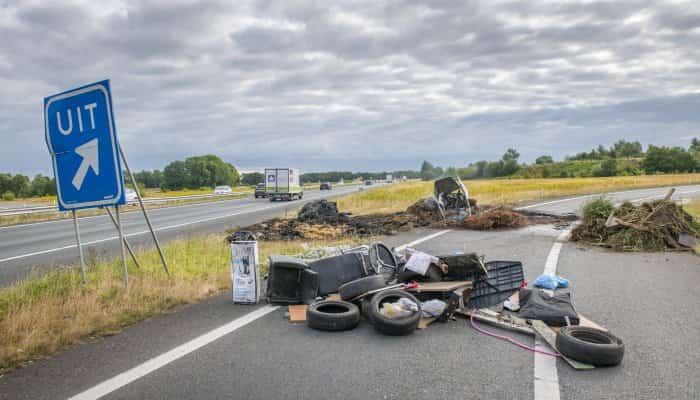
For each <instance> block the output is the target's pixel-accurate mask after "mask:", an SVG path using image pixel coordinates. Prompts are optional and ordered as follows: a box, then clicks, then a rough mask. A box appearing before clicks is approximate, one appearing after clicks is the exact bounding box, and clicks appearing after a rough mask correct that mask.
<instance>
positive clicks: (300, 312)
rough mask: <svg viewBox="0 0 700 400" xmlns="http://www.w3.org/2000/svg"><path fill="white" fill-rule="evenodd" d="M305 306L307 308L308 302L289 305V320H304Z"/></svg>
mask: <svg viewBox="0 0 700 400" xmlns="http://www.w3.org/2000/svg"><path fill="white" fill-rule="evenodd" d="M307 308H309V305H308V304H295V305H291V306H289V322H305V321H306V309H307Z"/></svg>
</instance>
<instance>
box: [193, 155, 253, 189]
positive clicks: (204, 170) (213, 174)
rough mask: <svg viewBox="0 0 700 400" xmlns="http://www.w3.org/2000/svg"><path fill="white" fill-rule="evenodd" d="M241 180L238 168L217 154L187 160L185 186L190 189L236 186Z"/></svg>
mask: <svg viewBox="0 0 700 400" xmlns="http://www.w3.org/2000/svg"><path fill="white" fill-rule="evenodd" d="M239 182H240V175H239V174H238V171H237V170H236V168H235V167H234V166H233V165H231V164H229V163H226V162H224V161H223V160H221V159H220V158H219V157H217V156H215V155H212V154H207V155H204V156H197V157H189V158H187V159H186V160H185V186H186V187H187V188H189V189H198V188H201V187H211V188H213V187H214V186H217V185H229V186H234V185H237V184H238V183H239Z"/></svg>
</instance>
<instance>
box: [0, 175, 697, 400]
mask: <svg viewBox="0 0 700 400" xmlns="http://www.w3.org/2000/svg"><path fill="white" fill-rule="evenodd" d="M660 193H661V194H662V195H663V193H665V190H664V189H659V190H656V191H649V192H648V193H646V194H645V195H646V196H649V197H652V198H653V197H655V196H658V195H659V194H660ZM622 197H623V198H628V199H630V200H635V199H639V198H640V193H639V191H634V192H630V193H628V194H627V195H623V196H622ZM562 203H567V204H569V206H568V208H565V210H566V211H569V212H573V211H576V209H577V208H578V207H579V206H580V200H577V199H571V200H567V201H565V202H558V203H554V204H557V207H558V208H560V207H562V206H561V204H562ZM532 208H536V209H541V210H542V211H552V206H551V205H548V204H541V205H539V206H537V207H532ZM559 233H560V232H558V231H556V230H554V229H551V228H547V227H540V228H536V229H535V228H527V229H521V230H515V231H495V232H493V231H492V232H476V231H452V232H447V233H445V234H443V235H440V236H438V237H434V238H433V239H431V240H428V241H425V242H422V243H419V244H417V245H415V247H417V248H419V249H421V250H424V251H427V252H430V253H432V254H445V253H451V252H453V251H456V250H460V251H461V250H467V251H477V252H479V253H481V254H485V255H486V256H487V259H488V260H495V259H517V260H521V261H522V262H523V266H524V270H525V278H526V280H527V281H532V280H533V279H534V278H535V277H537V276H538V275H539V274H540V273H542V270H543V268H544V265H545V261H546V260H547V259H548V258H549V253H550V249H551V248H552V243H553V241H554V239H555V238H556V237H557V236H558V235H559ZM430 234H432V231H426V230H417V231H414V232H410V233H406V234H401V235H399V236H394V237H388V238H386V239H385V242H387V243H388V244H390V245H399V244H403V243H407V242H412V241H414V240H415V239H418V238H424V237H429V235H430ZM558 264H559V267H558V272H559V273H561V274H563V275H564V276H567V277H569V278H570V279H571V281H572V285H573V286H572V291H573V293H574V300H575V302H576V305H577V308H579V309H580V311H581V312H583V313H585V314H586V315H587V316H589V317H590V318H593V319H594V320H596V321H598V322H600V323H602V324H603V325H605V326H607V327H608V328H610V329H611V330H612V331H613V332H615V333H617V334H618V335H619V336H621V337H622V338H623V340H624V341H625V344H626V356H625V360H624V361H623V364H622V365H620V366H618V367H614V368H605V369H597V370H595V371H585V372H576V371H573V370H571V369H570V367H568V365H567V364H565V363H563V362H562V361H555V362H554V363H553V365H554V368H555V371H556V372H557V373H558V378H556V381H555V382H554V387H555V388H556V390H557V392H556V397H554V394H553V393H549V394H551V395H552V397H543V394H542V393H538V392H536V390H535V386H536V385H535V383H534V382H535V380H536V379H535V376H536V375H537V367H536V362H535V361H534V359H535V358H536V356H535V358H533V355H532V353H529V352H527V351H524V350H522V349H520V348H517V347H515V346H512V345H509V344H506V343H503V342H500V341H497V340H495V339H493V338H490V337H487V336H484V335H481V334H479V333H477V332H475V331H474V330H473V329H471V328H470V327H469V326H468V322H466V321H464V320H461V319H460V320H458V321H455V322H451V323H448V324H434V325H432V326H430V327H429V328H428V329H426V330H425V331H418V332H416V333H414V334H413V335H411V336H409V337H400V338H394V337H386V336H382V335H379V334H377V333H376V332H374V330H373V329H372V328H371V326H369V324H367V323H366V322H363V323H361V325H360V327H358V328H357V329H355V330H353V331H349V332H342V333H327V332H317V331H313V330H311V329H309V328H308V327H306V326H305V325H304V324H290V323H289V322H287V319H286V316H285V315H284V308H281V309H279V310H277V311H274V312H272V313H270V314H267V315H265V316H264V317H261V318H259V319H257V320H255V321H253V322H251V323H249V324H247V325H245V326H242V327H241V328H240V329H238V330H236V331H234V332H232V333H229V334H226V335H224V336H223V337H221V338H219V339H218V340H215V341H213V342H211V343H209V344H207V345H206V346H204V347H201V348H198V349H196V350H194V351H192V352H190V353H188V354H186V355H184V356H182V357H177V358H176V359H174V360H172V362H168V363H166V364H165V365H163V366H162V367H161V368H157V369H155V370H150V371H149V370H148V369H147V368H146V369H145V370H144V367H143V366H144V365H148V364H142V363H146V362H152V360H154V359H157V358H158V357H160V356H161V355H163V354H164V353H166V352H168V351H170V350H171V349H173V348H175V347H177V346H180V345H182V344H183V343H185V342H187V341H189V340H191V339H194V338H197V337H199V336H200V335H203V334H207V333H208V332H210V331H212V330H213V329H215V328H218V327H219V326H222V325H224V324H227V323H230V322H231V321H233V320H236V319H237V318H241V317H244V316H246V315H249V314H250V313H251V312H252V311H253V310H255V309H260V308H261V307H265V306H263V305H261V306H258V307H249V306H235V305H232V304H231V303H230V296H229V294H228V293H227V294H225V295H222V296H219V297H216V298H213V299H210V300H208V301H206V302H203V303H201V304H197V305H193V306H189V307H185V308H182V309H180V310H179V312H176V313H173V314H169V315H164V316H160V317H157V318H153V319H150V320H148V321H145V322H143V323H141V324H138V325H136V326H134V327H131V328H129V329H127V330H126V331H125V332H124V333H122V334H119V335H116V336H113V337H108V338H104V339H98V340H95V341H91V342H89V343H87V344H85V345H81V346H77V347H73V348H71V349H68V350H66V351H64V352H62V353H60V354H57V355H55V356H54V357H52V358H51V359H49V360H45V361H40V362H36V363H34V364H32V365H30V366H28V367H26V368H23V369H21V370H18V371H15V372H13V373H11V374H8V375H6V376H5V377H3V378H2V379H0V399H4V398H8V399H25V398H26V399H41V398H47V399H48V398H66V397H69V396H72V395H76V394H79V393H84V391H85V390H88V389H91V388H94V387H95V386H96V385H98V384H101V383H104V382H111V385H107V392H106V397H105V398H114V399H117V398H118V399H131V398H133V399H139V398H183V399H188V398H192V399H209V398H251V399H272V398H289V399H293V398H308V399H329V398H346V399H364V398H370V397H371V398H386V399H394V398H397V399H398V398H404V399H421V400H426V399H443V398H508V399H533V398H535V399H539V398H561V399H590V398H622V399H652V398H653V399H656V398H674V399H693V398H697V393H700V387H698V384H699V383H700V372H699V371H700V370H698V369H697V368H695V367H694V366H695V365H697V363H698V362H700V353H698V352H697V351H694V350H692V349H695V348H696V347H697V335H695V332H697V331H698V329H700V325H698V321H700V318H699V317H700V315H698V313H699V311H698V310H697V307H693V305H694V304H698V302H700V297H698V296H700V292H698V291H697V290H695V286H694V285H693V282H697V281H698V279H700V269H699V268H698V264H699V262H698V258H697V257H696V256H692V255H690V254H678V253H651V254H649V253H640V254H627V253H612V252H609V251H605V250H601V249H595V248H588V247H581V246H579V245H576V244H575V243H565V244H564V246H563V249H562V251H561V256H560V261H559V262H558ZM660 269H663V270H670V271H673V273H672V274H667V273H664V274H663V276H660V273H659V270H660ZM484 327H485V328H487V329H490V330H496V329H495V328H492V327H487V326H484ZM496 331H498V330H496ZM499 332H500V333H505V332H502V331H499ZM508 334H509V335H512V336H515V337H516V338H517V339H518V340H520V341H522V342H524V343H525V344H528V345H533V343H534V341H533V339H532V338H531V337H528V336H524V335H519V334H511V333H508ZM662 343H664V344H665V345H660V344H662ZM689 350H690V351H689ZM132 368H134V369H132ZM127 370H131V372H132V373H135V374H137V375H136V377H137V379H132V380H129V379H128V377H125V376H121V378H119V379H116V381H115V380H113V379H112V378H117V377H120V375H119V374H121V373H123V372H125V371H127ZM144 371H145V372H144ZM556 376H557V375H555V377H556ZM124 379H126V380H124ZM120 380H121V383H120Z"/></svg>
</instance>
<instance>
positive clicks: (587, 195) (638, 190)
mask: <svg viewBox="0 0 700 400" xmlns="http://www.w3.org/2000/svg"><path fill="white" fill-rule="evenodd" d="M689 186H690V187H695V186H696V185H689ZM670 187H671V186H665V187H656V188H648V189H632V190H620V191H617V192H601V193H593V194H586V195H582V196H575V197H567V198H565V199H559V200H551V201H545V202H542V203H535V204H529V205H527V206H522V207H515V208H514V210H527V209H528V208H534V207H539V206H546V205H549V204H557V203H565V202H567V201H574V200H580V199H585V198H589V197H598V196H614V195H618V194H631V193H640V192H642V193H643V192H651V191H657V190H664V189H666V190H668V189H669V188H670ZM681 187H683V186H681ZM685 187H688V186H685ZM698 191H700V190H692V191H688V192H681V193H679V194H688V193H696V192H698ZM661 197H663V195H661ZM645 198H647V197H645Z"/></svg>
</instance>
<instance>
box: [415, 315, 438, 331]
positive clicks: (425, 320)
mask: <svg viewBox="0 0 700 400" xmlns="http://www.w3.org/2000/svg"><path fill="white" fill-rule="evenodd" d="M436 320H437V318H435V317H428V318H426V317H423V318H421V319H420V321H419V322H418V329H425V328H427V327H428V325H430V324H432V323H433V322H435V321H436Z"/></svg>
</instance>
